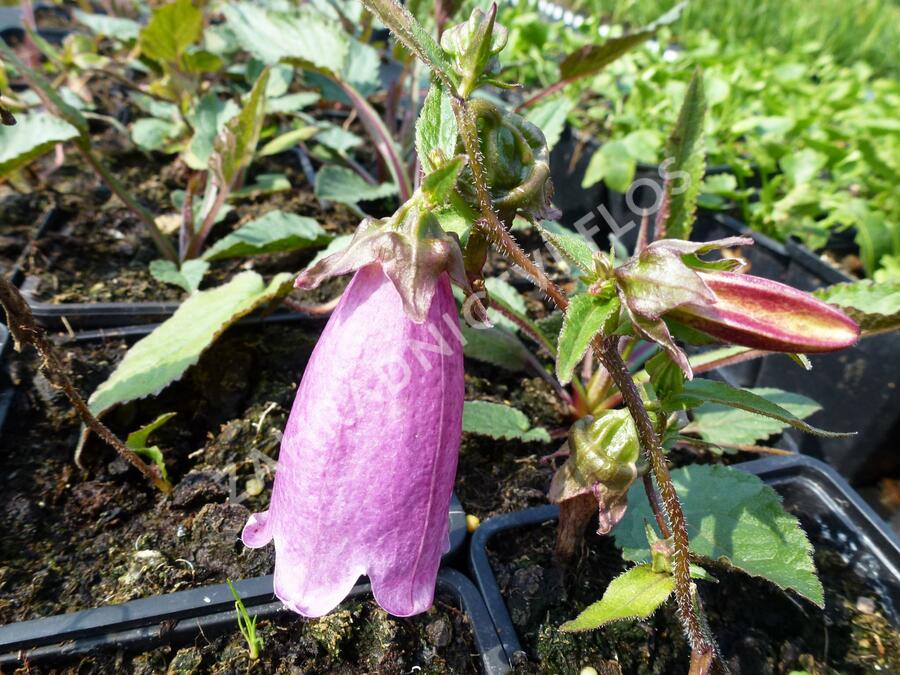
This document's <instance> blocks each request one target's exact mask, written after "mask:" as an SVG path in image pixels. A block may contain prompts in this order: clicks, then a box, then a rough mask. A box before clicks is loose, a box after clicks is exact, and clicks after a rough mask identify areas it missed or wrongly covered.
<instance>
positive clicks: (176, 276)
mask: <svg viewBox="0 0 900 675" xmlns="http://www.w3.org/2000/svg"><path fill="white" fill-rule="evenodd" d="M208 269H209V263H208V262H206V261H205V260H196V259H195V260H185V261H184V262H183V263H182V264H181V268H180V269H179V267H178V265H176V264H175V263H174V262H172V261H171V260H154V261H152V262H151V263H150V274H151V276H153V278H154V279H156V280H158V281H161V282H163V283H164V284H172V285H173V286H179V287H181V288H183V289H184V290H185V291H187V292H188V293H193V292H194V291H196V290H197V289H198V288H200V282H201V281H203V275H205V274H206V271H207V270H208Z"/></svg>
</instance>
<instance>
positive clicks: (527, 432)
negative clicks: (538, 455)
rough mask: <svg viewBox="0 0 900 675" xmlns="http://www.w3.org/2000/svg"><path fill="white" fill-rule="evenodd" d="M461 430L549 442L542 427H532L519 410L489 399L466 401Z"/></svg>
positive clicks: (498, 436)
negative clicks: (491, 401)
mask: <svg viewBox="0 0 900 675" xmlns="http://www.w3.org/2000/svg"><path fill="white" fill-rule="evenodd" d="M462 427H463V431H464V432H466V433H469V434H478V435H480V436H490V437H491V438H497V439H503V440H507V441H515V440H519V441H525V442H526V443H530V442H532V441H540V442H542V443H549V442H550V434H549V433H547V430H546V429H544V428H543V427H533V428H532V426H531V422H530V421H529V419H528V416H527V415H525V413H523V412H522V411H521V410H518V409H517V408H513V407H512V406H508V405H503V404H501V403H490V402H489V401H466V403H465V405H464V406H463V421H462Z"/></svg>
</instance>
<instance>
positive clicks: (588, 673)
mask: <svg viewBox="0 0 900 675" xmlns="http://www.w3.org/2000/svg"><path fill="white" fill-rule="evenodd" d="M578 675H599V674H598V673H597V669H596V668H594V667H593V666H585V667H584V668H582V669H581V670H580V671H579V673H578Z"/></svg>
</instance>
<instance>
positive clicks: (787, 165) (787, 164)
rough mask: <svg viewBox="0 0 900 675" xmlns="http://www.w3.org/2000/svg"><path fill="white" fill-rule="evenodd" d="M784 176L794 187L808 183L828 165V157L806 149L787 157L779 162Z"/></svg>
mask: <svg viewBox="0 0 900 675" xmlns="http://www.w3.org/2000/svg"><path fill="white" fill-rule="evenodd" d="M779 164H781V170H782V171H783V172H784V175H785V176H787V177H788V179H789V180H790V181H791V183H793V184H794V185H802V184H803V183H808V182H809V181H811V180H812V179H813V178H815V177H816V176H817V175H818V173H819V172H820V171H821V170H822V169H824V168H825V166H826V165H827V164H828V157H826V156H825V155H823V154H822V153H821V152H816V151H815V150H810V149H809V148H804V149H803V150H798V151H797V152H792V153H791V154H789V155H785V156H784V157H782V158H781V161H780V162H779Z"/></svg>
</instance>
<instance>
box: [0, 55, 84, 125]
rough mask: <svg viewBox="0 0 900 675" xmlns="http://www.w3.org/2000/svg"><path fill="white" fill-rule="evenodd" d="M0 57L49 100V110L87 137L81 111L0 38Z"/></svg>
mask: <svg viewBox="0 0 900 675" xmlns="http://www.w3.org/2000/svg"><path fill="white" fill-rule="evenodd" d="M0 57H2V59H0V60H2V61H7V62H9V63H11V64H13V66H14V67H15V69H16V70H17V71H18V72H19V73H21V74H22V76H23V77H24V78H25V79H26V80H27V81H28V84H29V85H30V86H31V87H32V88H33V89H35V90H36V91H37V92H40V95H41V97H42V98H43V99H45V100H46V101H48V102H49V104H50V105H49V108H50V112H52V113H54V114H56V116H58V117H61V118H63V119H64V120H65V121H66V122H68V123H69V124H71V125H72V126H73V127H75V128H76V129H78V132H79V134H80V135H81V136H82V138H87V135H88V123H87V120H86V119H85V117H84V115H82V114H81V111H79V110H78V109H77V108H75V107H74V106H72V105H70V104H69V103H67V102H66V101H65V99H64V98H63V96H62V94H61V93H60V92H59V91H57V88H56V87H54V86H53V85H52V84H50V82H48V81H47V79H46V78H45V77H44V76H43V75H41V74H40V73H38V72H37V71H34V70H32V69H31V68H29V67H28V66H26V65H25V64H24V63H23V62H22V61H21V59H19V57H18V56H16V53H15V52H14V51H13V50H12V49H10V48H9V47H8V46H7V44H6V42H5V41H3V40H2V39H0Z"/></svg>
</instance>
